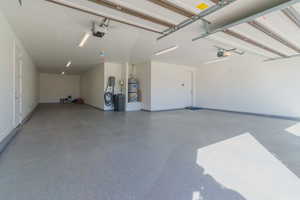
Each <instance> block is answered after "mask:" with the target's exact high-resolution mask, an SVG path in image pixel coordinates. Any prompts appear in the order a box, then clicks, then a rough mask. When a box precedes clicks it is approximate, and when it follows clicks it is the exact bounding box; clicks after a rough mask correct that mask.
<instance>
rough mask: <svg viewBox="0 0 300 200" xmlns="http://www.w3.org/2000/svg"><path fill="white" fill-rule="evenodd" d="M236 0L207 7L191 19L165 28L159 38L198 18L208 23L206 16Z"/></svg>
mask: <svg viewBox="0 0 300 200" xmlns="http://www.w3.org/2000/svg"><path fill="white" fill-rule="evenodd" d="M235 1H236V0H220V1H219V2H218V3H217V4H216V5H214V6H211V7H209V8H207V9H206V10H204V11H202V12H201V13H200V14H198V15H195V16H193V17H191V18H189V19H186V20H184V21H182V22H181V23H179V24H178V25H176V26H174V27H172V28H169V29H167V30H165V31H164V34H163V35H162V36H160V37H158V38H157V40H160V39H162V38H164V37H167V36H169V35H171V34H173V33H175V32H177V31H179V30H181V29H183V28H184V27H186V26H188V25H190V24H192V23H194V22H196V21H198V20H202V21H204V22H205V24H207V21H206V20H205V19H204V17H206V16H208V15H210V14H212V13H214V12H216V11H218V10H220V9H222V8H224V7H226V6H228V5H230V4H231V3H233V2H235Z"/></svg>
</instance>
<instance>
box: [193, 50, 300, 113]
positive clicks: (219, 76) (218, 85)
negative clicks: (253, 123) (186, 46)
mask: <svg viewBox="0 0 300 200" xmlns="http://www.w3.org/2000/svg"><path fill="white" fill-rule="evenodd" d="M262 60H263V58H261V57H257V56H253V55H245V56H236V57H232V58H231V59H229V60H227V61H224V62H219V63H214V64H209V65H203V66H201V67H200V68H199V69H198V70H197V106H199V107H206V108H214V109H224V110H230V111H241V112H251V113H260V114H269V115H280V116H290V117H300V104H299V102H300V93H299V91H300V79H299V74H300V58H293V59H287V60H281V61H273V62H268V63H264V62H262Z"/></svg>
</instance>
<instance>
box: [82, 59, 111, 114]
mask: <svg viewBox="0 0 300 200" xmlns="http://www.w3.org/2000/svg"><path fill="white" fill-rule="evenodd" d="M104 84H105V79H104V64H103V63H102V64H98V65H95V66H93V67H92V68H91V69H90V70H89V71H87V72H85V73H83V74H82V75H81V77H80V94H81V97H82V98H83V99H84V101H85V103H86V104H88V105H91V106H94V107H97V108H100V109H104V98H103V95H104Z"/></svg>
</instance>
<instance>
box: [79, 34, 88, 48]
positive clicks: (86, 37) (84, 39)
mask: <svg viewBox="0 0 300 200" xmlns="http://www.w3.org/2000/svg"><path fill="white" fill-rule="evenodd" d="M89 37H90V34H89V33H85V35H84V36H83V38H82V40H81V42H80V44H79V45H78V46H79V47H83V46H84V45H85V43H86V41H87V40H88V39H89Z"/></svg>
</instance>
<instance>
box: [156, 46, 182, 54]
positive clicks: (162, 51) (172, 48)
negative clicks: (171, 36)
mask: <svg viewBox="0 0 300 200" xmlns="http://www.w3.org/2000/svg"><path fill="white" fill-rule="evenodd" d="M177 48H178V46H177V45H175V46H172V47H170V48H167V49H163V50H161V51H158V52H156V53H155V55H156V56H159V55H162V54H165V53H168V52H170V51H174V50H176V49H177Z"/></svg>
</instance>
